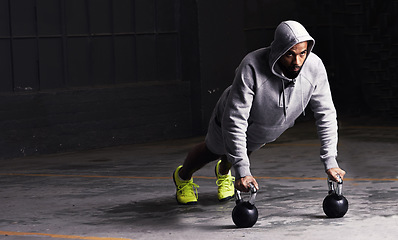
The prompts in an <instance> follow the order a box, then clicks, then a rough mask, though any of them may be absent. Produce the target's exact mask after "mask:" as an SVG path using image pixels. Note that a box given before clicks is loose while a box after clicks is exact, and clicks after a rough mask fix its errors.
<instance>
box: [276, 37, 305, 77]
mask: <svg viewBox="0 0 398 240" xmlns="http://www.w3.org/2000/svg"><path fill="white" fill-rule="evenodd" d="M307 47H308V43H307V42H301V43H297V44H296V45H294V46H293V47H292V48H291V49H289V51H287V52H286V53H285V54H284V55H283V56H282V57H281V58H280V59H279V65H280V66H281V67H282V71H283V74H285V76H286V77H288V78H296V77H297V75H298V74H299V72H300V69H301V67H302V66H303V63H304V61H305V59H306V58H307V53H308V51H307Z"/></svg>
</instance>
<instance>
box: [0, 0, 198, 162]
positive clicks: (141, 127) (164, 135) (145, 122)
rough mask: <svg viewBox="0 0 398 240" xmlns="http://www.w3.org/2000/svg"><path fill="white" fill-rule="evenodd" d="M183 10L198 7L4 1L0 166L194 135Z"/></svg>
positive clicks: (140, 1)
mask: <svg viewBox="0 0 398 240" xmlns="http://www.w3.org/2000/svg"><path fill="white" fill-rule="evenodd" d="M187 9H192V11H193V12H195V9H196V6H195V4H194V1H184V3H183V4H182V3H181V1H180V0H117V1H114V0H86V1H80V0H67V1H66V0H40V1H38V0H15V1H7V0H0V11H1V14H0V49H1V54H0V76H1V79H0V134H1V136H0V152H1V154H0V158H9V157H18V156H25V155H30V154H35V153H53V152H60V151H71V150H77V149H87V148H97V147H106V146H112V145H119V144H129V143H135V142H143V141H154V140H161V139H170V138H180V137H187V136H192V134H193V128H192V126H193V120H192V111H191V109H192V106H191V99H192V98H191V91H192V89H191V82H190V77H191V75H190V74H194V73H193V72H190V69H195V68H197V67H196V65H197V64H195V63H196V62H198V60H196V59H197V58H198V55H197V54H196V55H195V54H192V53H191V54H189V53H188V52H187V51H182V48H184V49H192V48H193V47H194V44H195V41H196V39H197V32H196V33H194V34H192V36H191V37H190V38H186V37H185V35H184V37H183V38H182V37H181V35H182V33H181V32H182V31H185V32H186V26H187V25H191V26H195V25H197V18H196V19H193V18H192V17H191V16H188V15H186V14H182V13H185V10H187ZM183 23H184V24H185V25H183ZM181 29H182V30H181ZM195 34H196V35H195ZM196 49H197V47H196ZM188 54H189V57H190V59H191V61H185V62H184V64H182V59H186V58H187V55H188ZM183 75H184V76H183Z"/></svg>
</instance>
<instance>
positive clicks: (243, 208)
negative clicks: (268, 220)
mask: <svg viewBox="0 0 398 240" xmlns="http://www.w3.org/2000/svg"><path fill="white" fill-rule="evenodd" d="M256 195H257V189H256V188H255V187H254V186H253V185H252V184H250V199H249V201H243V200H242V197H241V195H240V191H239V190H236V192H235V198H236V206H235V207H234V209H233V210H232V220H233V221H234V223H235V225H236V226H237V227H239V228H249V227H252V226H253V225H254V224H255V223H256V222H257V219H258V210H257V208H256V206H254V201H255V199H256Z"/></svg>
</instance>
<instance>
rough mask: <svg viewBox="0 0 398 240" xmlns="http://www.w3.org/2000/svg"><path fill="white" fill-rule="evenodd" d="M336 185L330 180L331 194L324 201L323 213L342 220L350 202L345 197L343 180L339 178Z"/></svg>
mask: <svg viewBox="0 0 398 240" xmlns="http://www.w3.org/2000/svg"><path fill="white" fill-rule="evenodd" d="M338 178H339V180H338V181H337V187H336V186H335V185H336V183H335V182H333V181H332V180H330V178H328V186H329V194H328V195H327V196H326V197H325V199H324V200H323V204H322V206H323V211H324V212H325V214H326V216H328V217H330V218H341V217H343V216H344V215H345V214H346V213H347V211H348V201H347V199H346V198H345V197H344V196H343V180H342V179H341V177H340V176H338Z"/></svg>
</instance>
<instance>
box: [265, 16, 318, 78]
mask: <svg viewBox="0 0 398 240" xmlns="http://www.w3.org/2000/svg"><path fill="white" fill-rule="evenodd" d="M314 44H315V40H314V39H313V38H312V37H311V36H310V35H309V33H308V32H307V30H306V29H305V28H304V26H303V25H301V24H300V23H298V22H296V21H284V22H282V23H280V24H279V25H278V27H277V28H276V30H275V36H274V41H273V42H272V43H271V52H270V55H269V65H270V68H271V70H272V73H273V74H275V75H276V76H278V77H280V78H289V79H294V78H296V77H297V76H298V74H299V73H300V70H301V67H302V66H303V63H304V62H305V60H306V58H307V57H308V56H309V55H310V53H311V52H312V49H313V47H314Z"/></svg>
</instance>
